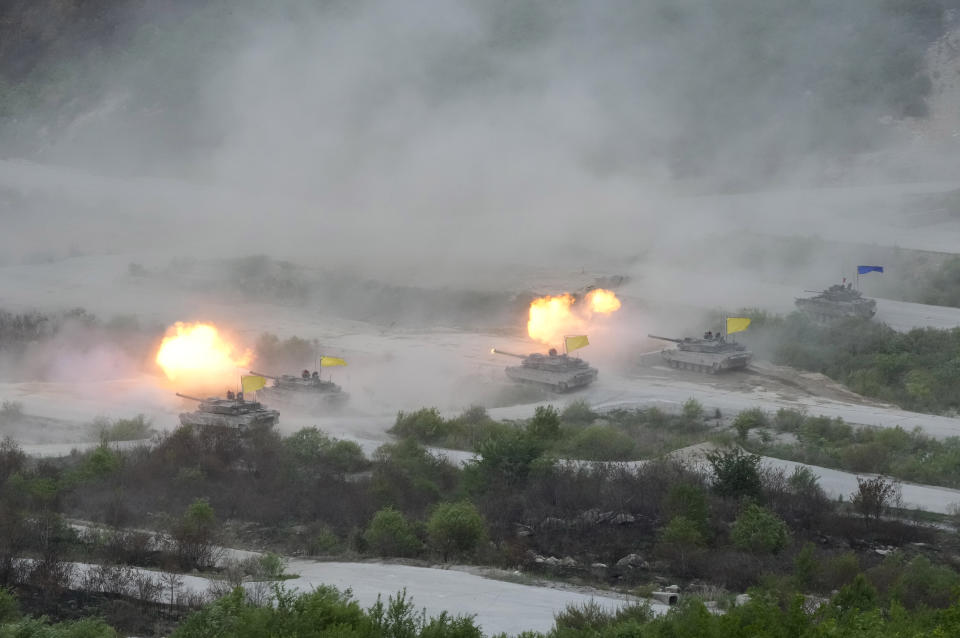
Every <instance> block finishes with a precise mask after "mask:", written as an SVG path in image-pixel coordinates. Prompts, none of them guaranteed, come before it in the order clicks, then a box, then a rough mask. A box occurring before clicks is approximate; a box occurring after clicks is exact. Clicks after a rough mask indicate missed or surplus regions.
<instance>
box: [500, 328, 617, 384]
mask: <svg viewBox="0 0 960 638" xmlns="http://www.w3.org/2000/svg"><path fill="white" fill-rule="evenodd" d="M588 345H590V342H589V340H588V339H587V337H586V335H574V336H569V337H565V338H564V347H565V349H566V352H564V353H563V354H559V353H558V352H557V350H556V349H555V348H551V349H550V351H549V352H548V353H547V354H540V353H534V354H530V355H522V354H514V353H512V352H505V351H503V350H497V349H496V348H493V349H492V350H491V352H492V353H493V354H502V355H506V356H508V357H516V358H518V359H522V361H521V362H520V365H517V366H508V367H507V368H505V369H504V372H505V373H506V375H507V378H509V379H510V380H512V381H515V382H517V383H525V384H529V385H535V386H538V387H541V388H544V389H546V390H550V391H551V392H570V391H571V390H576V389H577V388H583V387H586V386H588V385H590V384H591V383H593V382H594V381H596V379H597V375H598V374H599V373H598V372H597V369H596V368H592V367H590V364H588V363H587V362H586V361H584V360H583V359H580V358H579V357H571V356H570V355H569V354H568V353H569V352H570V351H572V350H577V349H579V348H583V347H584V346H588Z"/></svg>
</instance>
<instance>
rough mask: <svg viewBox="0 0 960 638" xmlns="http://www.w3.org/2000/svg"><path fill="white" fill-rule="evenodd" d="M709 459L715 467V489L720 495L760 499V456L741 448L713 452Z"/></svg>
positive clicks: (712, 466) (761, 486) (711, 465)
mask: <svg viewBox="0 0 960 638" xmlns="http://www.w3.org/2000/svg"><path fill="white" fill-rule="evenodd" d="M707 461H708V462H709V463H710V467H711V468H712V469H713V476H714V479H713V489H714V490H715V491H716V492H717V494H719V495H720V496H724V497H731V498H744V497H746V498H752V499H755V500H759V498H760V496H761V492H762V488H763V485H762V482H761V480H760V470H759V468H760V457H759V456H757V455H756V454H744V453H743V452H742V451H741V450H740V449H739V448H734V449H731V450H726V451H717V452H712V453H710V454H708V455H707Z"/></svg>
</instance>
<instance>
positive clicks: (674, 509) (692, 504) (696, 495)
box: [664, 483, 710, 536]
mask: <svg viewBox="0 0 960 638" xmlns="http://www.w3.org/2000/svg"><path fill="white" fill-rule="evenodd" d="M664 510H665V512H666V514H667V516H668V517H669V518H675V517H677V516H682V517H684V518H686V519H687V520H689V521H691V522H692V523H694V525H696V526H697V529H699V530H700V533H701V534H703V535H704V536H706V534H707V530H708V529H709V524H710V511H709V509H708V508H707V495H706V493H705V492H704V490H703V488H702V487H700V486H699V485H692V484H690V483H679V484H677V485H674V486H672V487H671V488H670V491H669V492H667V496H666V498H665V499H664Z"/></svg>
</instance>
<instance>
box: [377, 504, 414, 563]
mask: <svg viewBox="0 0 960 638" xmlns="http://www.w3.org/2000/svg"><path fill="white" fill-rule="evenodd" d="M363 538H364V540H365V541H366V543H367V546H368V547H369V548H370V549H371V550H372V551H374V552H376V553H377V554H380V555H381V556H415V555H416V554H417V553H419V551H420V547H421V543H420V540H419V539H418V538H417V536H416V535H415V534H414V532H413V527H412V526H411V525H410V523H409V522H408V521H407V519H406V517H405V516H404V515H403V514H402V513H401V512H398V511H397V510H395V509H393V508H392V507H385V508H383V509H382V510H380V511H378V512H377V513H376V514H374V515H373V520H371V521H370V525H369V526H368V527H367V531H366V532H364V534H363Z"/></svg>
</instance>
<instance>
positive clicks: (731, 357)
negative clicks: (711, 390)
mask: <svg viewBox="0 0 960 638" xmlns="http://www.w3.org/2000/svg"><path fill="white" fill-rule="evenodd" d="M647 336H648V337H650V338H651V339H659V340H661V341H671V342H673V343H675V344H677V345H676V347H674V348H665V349H663V350H661V351H660V356H661V357H663V360H664V361H666V362H667V363H668V364H669V365H670V366H671V367H673V368H682V369H685V370H696V371H697V372H708V373H710V374H714V373H717V372H722V371H724V370H735V369H737V368H745V367H747V365H748V364H749V363H750V361H752V360H753V353H752V352H750V351H749V350H747V347H746V346H745V345H743V344H742V343H736V342H734V341H727V339H726V337H724V336H723V335H722V334H720V333H716V334H714V333H713V332H707V333H705V334H704V335H703V338H702V339H696V338H694V337H683V338H682V339H676V338H674V337H660V336H657V335H652V334H648V335H647Z"/></svg>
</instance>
